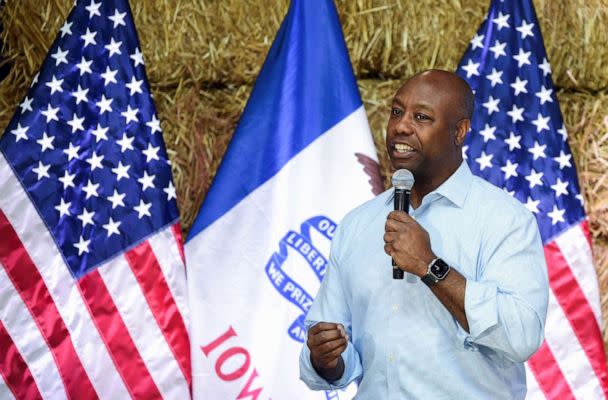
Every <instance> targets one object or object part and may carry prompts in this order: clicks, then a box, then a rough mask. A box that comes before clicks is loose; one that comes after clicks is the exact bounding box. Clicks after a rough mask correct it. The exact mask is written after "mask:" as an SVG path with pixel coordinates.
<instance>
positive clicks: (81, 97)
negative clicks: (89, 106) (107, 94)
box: [72, 85, 89, 104]
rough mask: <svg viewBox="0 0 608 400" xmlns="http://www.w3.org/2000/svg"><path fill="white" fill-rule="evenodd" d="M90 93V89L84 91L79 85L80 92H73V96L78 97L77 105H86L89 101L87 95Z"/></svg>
mask: <svg viewBox="0 0 608 400" xmlns="http://www.w3.org/2000/svg"><path fill="white" fill-rule="evenodd" d="M88 93H89V89H83V88H82V87H80V85H78V90H77V91H75V92H72V96H74V97H76V104H80V102H81V101H84V102H85V103H86V102H87V101H88V98H87V94H88Z"/></svg>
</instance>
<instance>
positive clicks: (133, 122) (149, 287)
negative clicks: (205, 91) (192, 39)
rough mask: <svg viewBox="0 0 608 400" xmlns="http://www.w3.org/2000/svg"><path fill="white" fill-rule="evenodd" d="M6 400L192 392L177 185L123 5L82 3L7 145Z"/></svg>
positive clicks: (3, 263)
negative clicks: (13, 398)
mask: <svg viewBox="0 0 608 400" xmlns="http://www.w3.org/2000/svg"><path fill="white" fill-rule="evenodd" d="M0 151H1V153H2V154H1V155H0V310H1V311H0V398H3V399H4V398H12V397H15V398H19V399H30V398H31V399H34V398H53V399H55V398H78V399H93V398H106V399H120V398H129V397H133V398H160V397H163V398H178V399H183V398H188V397H190V382H191V372H190V347H189V340H188V330H187V326H188V308H187V307H188V306H187V298H186V279H185V269H184V264H183V254H182V253H181V249H182V247H181V237H180V235H181V234H180V230H179V221H178V210H177V204H176V194H175V188H174V186H173V183H172V178H171V168H170V165H169V159H168V157H167V153H166V151H165V146H164V142H163V138H162V132H161V128H160V125H159V120H158V118H157V115H156V111H155V107H154V104H153V101H152V95H151V92H150V87H149V85H148V82H147V79H146V72H145V68H144V61H143V57H142V53H141V50H140V46H139V40H138V38H137V33H136V31H135V26H134V24H133V18H132V15H131V10H130V8H129V4H128V1H127V0H104V1H101V0H99V1H95V0H80V1H78V2H76V4H75V6H74V8H73V10H72V12H71V13H70V15H69V17H68V19H67V21H66V22H65V24H64V25H63V27H62V28H61V31H60V32H59V33H58V36H57V39H56V40H55V42H54V43H53V45H52V47H51V49H50V51H49V55H48V56H47V58H46V60H45V61H44V63H43V65H42V68H41V70H40V72H39V74H38V75H36V77H35V78H34V80H33V83H32V86H31V88H30V90H29V92H28V94H27V96H26V97H25V99H24V100H23V102H22V103H21V104H20V105H19V107H18V109H17V111H16V113H15V115H14V117H13V119H12V121H11V122H10V125H9V126H8V128H7V130H6V132H5V134H4V135H3V137H2V139H1V140H0Z"/></svg>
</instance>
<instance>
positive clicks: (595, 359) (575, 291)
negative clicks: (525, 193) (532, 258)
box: [545, 242, 608, 393]
mask: <svg viewBox="0 0 608 400" xmlns="http://www.w3.org/2000/svg"><path fill="white" fill-rule="evenodd" d="M545 258H546V259H547V265H550V268H549V285H550V286H551V289H552V290H553V293H555V297H556V298H557V301H558V302H559V304H560V306H561V308H562V309H563V311H564V314H565V315H566V318H567V319H568V321H569V322H570V325H571V326H572V330H573V331H574V334H575V335H576V337H577V338H578V341H579V342H580V344H581V347H582V348H583V351H584V352H585V354H586V355H587V358H588V359H589V362H590V363H591V367H592V368H593V371H594V372H595V375H596V376H597V378H598V379H599V381H600V385H601V386H602V390H603V391H604V393H608V380H607V379H608V377H607V375H606V355H605V353H604V344H603V341H602V334H601V332H600V329H599V326H598V325H597V322H596V319H595V315H594V314H593V310H592V309H591V306H590V305H589V302H588V301H587V298H586V297H585V294H584V293H583V291H582V290H581V288H580V286H579V285H578V283H577V281H576V279H575V278H574V276H573V275H572V271H571V270H570V267H569V265H568V263H567V262H566V260H565V259H564V256H563V255H562V253H561V251H560V250H559V247H558V246H557V244H555V242H552V243H549V244H547V245H546V246H545Z"/></svg>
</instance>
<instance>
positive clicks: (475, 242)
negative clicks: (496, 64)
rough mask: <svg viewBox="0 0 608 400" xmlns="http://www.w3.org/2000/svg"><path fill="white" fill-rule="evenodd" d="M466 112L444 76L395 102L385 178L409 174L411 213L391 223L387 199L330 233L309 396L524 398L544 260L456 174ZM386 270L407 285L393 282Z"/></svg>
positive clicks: (524, 217)
mask: <svg viewBox="0 0 608 400" xmlns="http://www.w3.org/2000/svg"><path fill="white" fill-rule="evenodd" d="M472 113H473V94H472V93H471V89H470V88H469V86H468V85H467V83H466V82H465V81H464V80H462V79H461V78H460V77H458V76H457V75H455V74H452V73H449V72H446V71H438V70H431V71H426V72H423V73H420V74H418V75H415V76H414V77H412V78H410V79H409V80H408V81H407V82H406V83H405V84H404V85H403V86H402V87H401V88H400V89H399V90H398V92H397V94H396V95H395V97H394V99H393V103H392V108H391V114H390V117H389V121H388V127H387V137H386V143H387V150H388V153H389V156H390V159H391V163H392V166H393V167H394V168H395V169H401V168H405V169H408V170H410V171H411V172H412V173H413V174H414V177H415V184H414V186H413V188H412V193H411V212H410V215H407V214H406V213H404V212H397V211H392V201H391V196H392V194H393V191H392V190H388V191H386V192H384V193H383V194H381V195H380V196H378V197H377V198H375V199H373V200H371V201H369V202H367V203H365V204H363V205H362V206H360V207H358V208H357V209H355V210H353V211H352V212H351V213H349V214H348V215H347V216H346V217H345V218H344V219H343V221H342V223H341V224H340V226H339V227H338V229H337V231H336V235H335V236H334V239H333V241H332V248H331V254H330V260H329V265H328V268H327V273H326V276H325V278H324V281H323V283H322V285H321V288H320V290H319V293H318V294H317V297H316V299H315V302H314V304H313V306H312V308H311V309H310V311H309V313H308V315H307V320H306V326H307V328H308V340H307V343H306V345H304V347H303V350H302V353H301V357H300V372H301V379H302V380H303V381H304V382H306V384H307V385H308V386H309V387H310V388H312V389H332V388H339V387H344V386H346V385H348V384H349V383H350V382H352V381H357V382H358V383H359V389H358V394H357V398H359V399H523V398H524V397H525V394H526V384H525V382H526V379H525V370H524V365H523V363H524V361H526V360H527V359H528V358H529V357H530V356H531V355H532V354H533V353H534V352H535V351H536V350H537V348H538V347H539V346H540V344H541V343H542V341H543V329H544V323H545V316H546V311H547V301H548V283H547V272H546V265H545V259H544V254H543V249H542V243H541V239H540V235H539V232H538V228H537V225H536V221H535V219H534V217H533V215H532V214H531V213H530V212H529V211H528V210H527V209H525V207H523V206H522V205H521V204H520V203H519V202H518V201H517V200H515V199H513V198H512V197H511V196H509V195H508V194H506V193H505V192H503V191H502V190H500V189H498V188H496V187H495V186H493V185H491V184H490V183H487V182H486V181H484V180H482V179H480V178H478V177H475V176H473V175H472V173H471V171H470V170H469V168H468V166H467V164H466V163H465V162H463V160H462V143H463V141H464V139H465V136H466V134H467V131H468V130H469V128H470V120H471V115H472ZM387 215H388V217H387ZM382 239H384V241H383V240H382ZM391 257H392V258H393V259H394V260H395V263H396V264H397V266H398V267H399V268H401V269H402V270H404V271H405V272H406V275H408V274H409V275H410V276H409V279H403V280H395V279H393V278H392V271H391V268H392V267H391ZM412 277H415V279H414V280H412V279H411V278H412Z"/></svg>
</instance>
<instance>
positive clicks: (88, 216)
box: [76, 208, 95, 228]
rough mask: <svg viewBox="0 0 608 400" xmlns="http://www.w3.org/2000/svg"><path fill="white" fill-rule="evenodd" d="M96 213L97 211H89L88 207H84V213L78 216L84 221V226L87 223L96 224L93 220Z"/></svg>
mask: <svg viewBox="0 0 608 400" xmlns="http://www.w3.org/2000/svg"><path fill="white" fill-rule="evenodd" d="M94 215H95V211H88V210H87V209H86V208H83V209H82V214H80V215H78V216H77V217H76V218H78V219H79V220H81V221H82V227H83V228H84V227H85V226H87V225H95V223H94V222H93V216H94Z"/></svg>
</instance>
